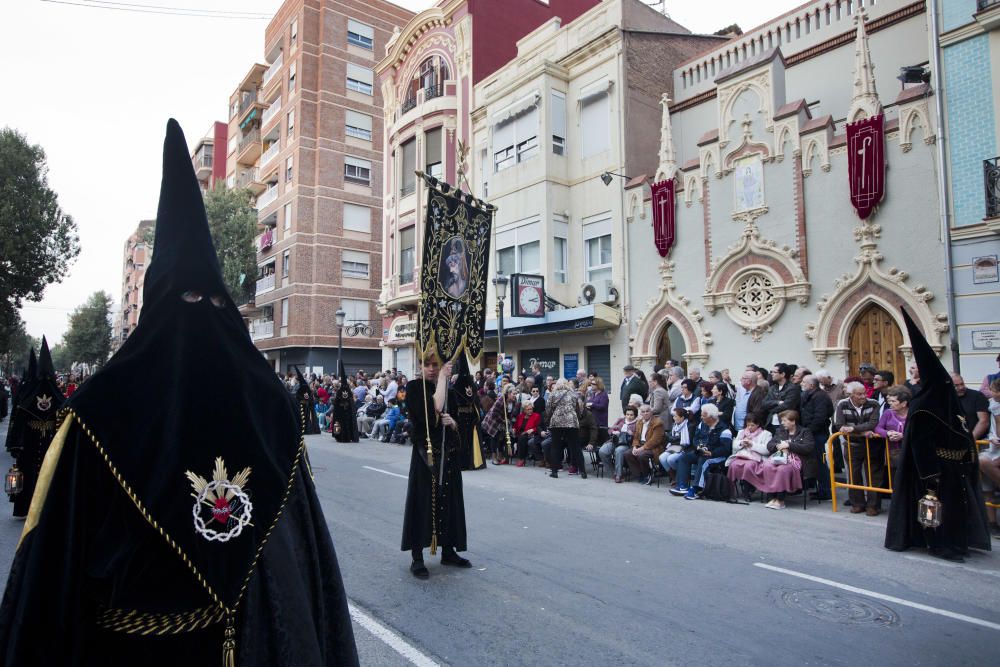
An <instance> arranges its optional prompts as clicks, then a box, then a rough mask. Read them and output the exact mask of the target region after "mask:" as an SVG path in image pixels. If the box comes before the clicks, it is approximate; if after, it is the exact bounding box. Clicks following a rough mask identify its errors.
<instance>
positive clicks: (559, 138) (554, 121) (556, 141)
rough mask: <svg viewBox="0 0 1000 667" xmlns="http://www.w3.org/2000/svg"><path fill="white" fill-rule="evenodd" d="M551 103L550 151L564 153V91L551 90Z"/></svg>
mask: <svg viewBox="0 0 1000 667" xmlns="http://www.w3.org/2000/svg"><path fill="white" fill-rule="evenodd" d="M551 100H552V103H551V105H550V106H549V124H550V125H551V127H552V152H553V153H554V154H555V155H565V154H566V93H560V92H559V91H558V90H553V91H552V96H551Z"/></svg>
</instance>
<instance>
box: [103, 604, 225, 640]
mask: <svg viewBox="0 0 1000 667" xmlns="http://www.w3.org/2000/svg"><path fill="white" fill-rule="evenodd" d="M225 616H226V612H225V611H224V610H223V609H221V608H220V607H216V606H214V605H213V606H209V607H202V608H200V609H195V610H193V611H187V612H175V613H155V612H143V611H135V610H133V609H103V610H101V611H100V612H98V614H97V621H96V623H97V627H99V628H101V629H103V630H109V631H111V632H123V633H125V634H130V635H153V636H157V637H160V636H163V635H178V634H182V633H185V632H193V631H195V630H204V629H205V628H207V627H210V626H212V625H215V624H216V623H218V622H220V621H221V620H222V619H223V618H224V617H225Z"/></svg>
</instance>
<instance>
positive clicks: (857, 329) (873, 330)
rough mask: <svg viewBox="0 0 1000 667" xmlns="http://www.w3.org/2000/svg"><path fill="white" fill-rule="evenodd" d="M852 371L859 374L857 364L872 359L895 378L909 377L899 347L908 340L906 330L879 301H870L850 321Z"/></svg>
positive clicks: (849, 358) (849, 370)
mask: <svg viewBox="0 0 1000 667" xmlns="http://www.w3.org/2000/svg"><path fill="white" fill-rule="evenodd" d="M847 340H848V347H849V350H850V352H849V355H848V363H849V365H850V367H849V369H848V374H849V375H856V374H857V372H858V366H860V365H861V364H862V363H864V362H868V363H871V364H873V365H874V366H875V368H877V369H879V370H890V371H892V373H893V375H895V376H896V382H897V383H902V382H903V380H905V379H906V360H905V359H904V358H903V353H902V352H901V351H900V346H901V345H904V344H905V341H904V340H903V332H902V331H900V330H899V325H898V324H896V320H894V319H893V318H892V316H891V315H890V314H889V313H888V312H887V311H886V310H885V309H884V308H882V307H881V306H880V305H878V304H877V303H871V304H869V305H868V306H867V307H866V308H865V309H864V310H862V311H861V312H860V313H859V314H858V316H857V317H856V318H855V319H854V323H853V324H851V329H850V333H849V334H848V339H847Z"/></svg>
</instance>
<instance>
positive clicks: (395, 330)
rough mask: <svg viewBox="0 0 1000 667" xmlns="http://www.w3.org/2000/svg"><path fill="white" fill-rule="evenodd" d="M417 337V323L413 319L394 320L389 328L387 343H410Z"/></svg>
mask: <svg viewBox="0 0 1000 667" xmlns="http://www.w3.org/2000/svg"><path fill="white" fill-rule="evenodd" d="M416 336H417V321H416V320H415V319H411V318H409V317H407V318H401V319H398V320H394V321H393V323H392V325H391V326H390V327H389V335H388V342H390V343H397V342H400V341H410V340H413V339H414V338H416Z"/></svg>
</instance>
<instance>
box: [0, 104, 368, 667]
mask: <svg viewBox="0 0 1000 667" xmlns="http://www.w3.org/2000/svg"><path fill="white" fill-rule="evenodd" d="M143 294H144V306H143V312H142V316H141V318H140V320H139V323H138V326H137V328H136V330H135V331H134V332H133V334H132V335H131V336H129V338H128V340H127V341H126V342H125V343H124V344H123V345H122V347H121V348H120V349H119V351H118V352H117V353H116V354H115V356H114V357H113V358H112V359H111V360H110V361H109V362H108V363H107V364H106V365H105V366H104V368H103V369H102V370H100V371H99V372H98V373H97V374H96V375H95V376H94V377H93V378H91V379H90V380H89V381H88V382H87V383H85V384H84V385H83V386H81V387H80V389H79V390H78V391H77V392H76V393H74V395H73V396H72V398H71V400H70V401H69V402H68V403H67V412H66V415H67V416H66V417H65V418H66V420H68V421H67V427H66V428H67V433H66V444H65V446H64V448H63V449H61V450H59V452H60V453H59V455H58V457H54V455H53V457H54V458H55V460H54V463H53V465H52V466H49V465H48V461H47V462H46V464H45V466H44V467H43V472H42V481H41V482H40V484H43V483H44V481H45V479H46V474H47V473H48V474H49V476H50V477H52V479H53V480H57V481H53V482H52V483H51V484H49V486H48V491H49V493H51V495H49V493H42V492H41V491H42V486H40V487H39V493H38V494H36V497H35V498H34V499H33V501H32V509H31V511H30V512H29V517H28V521H27V522H26V525H25V531H26V533H25V535H26V536H25V537H24V538H23V540H22V543H21V546H20V548H19V549H18V551H17V553H16V555H15V560H14V565H13V567H12V569H11V577H10V579H9V580H8V585H7V592H6V595H5V598H4V603H3V606H2V610H0V638H2V639H0V646H5V647H13V648H9V649H8V650H9V652H10V655H11V656H12V659H11V660H8V662H7V664H88V663H89V664H93V663H92V662H90V661H87V660H84V659H83V657H82V656H83V654H82V653H81V652H80V651H83V650H85V647H81V646H80V645H74V644H73V643H72V642H73V640H74V639H75V638H77V637H80V636H82V637H86V636H89V635H90V634H93V633H94V631H95V628H94V625H93V624H92V622H91V620H92V617H91V614H93V613H94V609H95V608H96V607H100V606H107V607H109V608H110V609H112V610H115V611H113V612H112V613H119V614H130V613H131V612H136V613H142V614H153V615H156V616H155V620H154V621H152V622H153V623H154V625H155V626H156V627H158V628H163V627H166V626H168V625H169V623H168V620H169V619H168V618H167V617H165V616H163V614H168V613H171V612H184V613H192V614H194V613H195V612H196V611H197V610H199V609H204V608H205V606H206V605H210V606H211V607H212V608H214V609H216V610H218V611H219V612H220V613H223V615H224V617H225V618H224V619H223V618H220V619H218V621H217V622H215V623H214V624H212V625H211V626H210V627H209V628H208V629H206V631H205V635H204V642H203V641H201V638H202V636H201V635H199V634H198V633H194V634H192V635H190V636H189V633H184V635H181V636H180V640H179V641H178V642H175V643H169V644H168V643H163V642H155V641H152V639H151V638H150V637H146V638H139V637H138V636H136V635H133V634H130V633H129V632H127V631H115V632H109V633H106V636H105V637H103V638H102V645H103V647H104V650H105V651H106V652H107V653H110V654H114V653H115V651H117V650H122V651H125V650H127V648H128V647H131V648H135V645H137V644H138V645H142V646H143V647H145V649H146V650H148V651H149V655H150V656H151V658H150V660H151V661H152V662H153V664H173V665H176V664H182V660H183V659H184V658H185V657H186V656H187V655H188V652H189V651H188V650H189V649H190V651H192V652H196V653H197V656H198V657H197V659H191V660H188V661H187V662H188V663H190V664H212V662H214V661H217V660H221V659H222V653H223V639H224V629H225V627H226V624H227V623H229V622H232V621H235V624H236V627H235V633H236V635H237V636H239V637H244V638H245V637H247V634H248V632H251V631H256V629H258V628H261V627H273V628H275V630H274V631H273V632H272V633H271V634H270V635H265V636H264V639H265V640H271V639H273V640H274V642H275V644H274V645H273V646H268V647H266V648H261V647H260V646H259V645H257V646H258V649H259V651H260V653H259V654H256V653H253V652H250V650H249V647H246V646H239V645H237V646H236V649H235V650H236V652H237V653H238V654H239V655H241V656H244V658H245V659H246V660H245V661H244V662H243V663H238V664H241V667H242V665H303V664H327V665H328V664H341V663H346V664H356V662H357V657H356V650H355V646H354V642H353V636H352V632H351V624H350V618H349V615H348V610H347V604H346V599H345V597H344V592H343V587H342V585H341V584H340V583H339V582H340V573H339V570H338V569H337V567H336V556H335V554H334V551H333V547H332V544H331V541H330V537H329V534H328V531H327V527H326V523H325V521H322V520H321V519H319V518H318V517H319V516H320V513H319V509H318V505H317V501H316V497H315V491H314V489H313V486H312V484H311V483H310V480H309V475H307V474H304V470H305V468H304V452H305V443H304V440H303V439H302V427H301V424H302V414H301V410H300V409H299V407H298V406H296V405H294V401H293V399H292V397H290V396H289V395H288V392H287V391H286V390H285V388H284V386H283V385H282V383H281V382H280V381H279V380H278V378H277V377H276V376H275V374H274V372H273V370H272V369H271V368H270V367H269V365H268V364H267V362H266V361H264V359H263V358H262V357H261V355H260V353H259V352H258V351H257V350H256V349H255V348H254V346H253V344H252V343H251V341H250V337H249V334H248V332H247V329H246V327H245V325H244V324H243V321H242V318H241V317H240V314H239V312H238V310H237V309H236V306H235V304H234V303H233V301H232V299H231V298H230V297H229V295H228V294H227V292H226V288H225V284H224V282H223V280H222V274H221V270H220V268H219V263H218V258H217V257H216V255H215V250H214V249H213V246H212V240H211V236H210V234H209V229H208V223H207V219H206V216H205V210H204V205H203V203H202V196H201V191H200V189H199V187H198V182H197V180H196V178H195V176H194V171H193V168H192V165H191V159H190V155H189V153H188V147H187V142H186V140H185V139H184V135H183V133H182V132H181V129H180V126H179V125H177V123H176V122H175V121H173V120H171V121H170V122H169V123H168V125H167V136H166V140H165V142H164V152H163V181H162V184H161V190H160V205H159V209H158V212H157V225H156V239H155V244H154V252H153V260H152V263H151V264H150V266H149V269H148V270H147V272H146V278H145V287H144V293H143ZM206 377H212V378H218V377H225V378H228V379H229V380H230V381H229V382H228V383H227V386H226V387H225V389H224V390H223V389H220V388H219V385H218V384H217V383H214V382H212V383H206V382H205V378H206ZM149 378H156V382H155V385H156V388H155V392H156V409H155V410H150V409H149V381H150V380H149ZM95 458H96V460H97V461H98V462H99V463H100V465H94V464H93V463H94V459H95ZM243 473H246V474H248V477H245V478H244V476H243ZM198 478H200V482H199V479H198ZM209 480H211V481H209ZM206 483H207V484H206ZM216 483H220V484H225V486H221V487H215V488H216V489H217V490H218V491H219V496H218V497H217V498H216V497H215V495H214V492H213V494H212V495H205V493H206V491H211V487H210V485H212V484H216ZM199 489H200V490H199ZM236 492H239V493H242V494H243V495H242V496H239V495H232V496H230V495H229V494H235V493H236ZM193 496H197V497H198V500H196V499H195V498H194V497H193ZM223 496H225V497H223ZM243 497H245V498H247V500H248V501H250V502H247V501H244V500H242V498H243ZM199 501H204V502H199ZM206 503H207V505H208V507H206V506H205V505H206ZM251 503H252V507H251ZM91 505H93V506H94V507H95V508H96V509H94V510H93V512H96V513H97V514H98V520H100V517H101V516H103V514H107V515H108V517H110V518H113V519H114V520H113V521H112V520H110V519H109V520H108V521H103V522H102V523H100V524H99V525H97V526H94V525H92V524H90V523H88V522H89V521H90V520H91V519H92V517H93V514H91V513H89V512H90V510H89V509H88V507H90V506H91ZM119 505H120V506H121V507H122V510H121V511H119V512H117V513H116V512H113V511H112V510H113V509H114V508H116V507H118V506H119ZM125 509H128V510H130V511H131V514H129V513H128V512H125ZM247 515H249V516H247ZM199 521H200V522H201V523H202V525H201V526H199V525H198V523H199ZM210 530H211V531H212V532H215V533H217V534H218V535H219V536H225V537H227V538H228V539H208V537H209V536H211V533H210V532H209V531H210ZM36 545H41V546H36ZM54 545H57V546H54ZM310 550H313V551H314V552H317V553H312V554H311V553H310ZM168 563H169V564H171V565H167V564H168ZM289 563H296V564H299V565H300V567H289ZM161 568H163V569H162V570H161ZM164 572H169V573H173V574H176V576H165V575H164ZM42 579H50V580H52V581H53V582H55V583H54V584H52V585H49V584H47V583H46V582H43V581H41V580H42ZM128 582H145V583H146V585H145V586H143V585H142V583H136V584H135V586H132V585H124V584H127V583H128ZM262 596H263V597H262ZM252 600H253V601H256V602H251V601H252ZM262 600H263V601H262ZM53 608H65V611H64V612H63V613H64V616H63V617H62V619H61V622H60V623H53V620H52V616H51V610H52V609H53ZM317 614H319V615H318V616H317ZM289 619H295V620H294V622H293V621H290V620H289ZM282 622H284V623H282ZM317 623H318V624H320V625H322V626H324V628H326V630H324V632H327V631H329V628H331V627H332V628H334V629H335V631H333V632H331V633H330V636H329V637H323V638H322V641H320V640H319V639H317V638H316V635H317V633H316V631H315V628H316V624H317ZM195 635H197V636H195ZM39 637H42V638H43V641H42V642H41V643H42V644H44V646H40V647H36V649H35V650H40V651H51V652H53V653H55V654H57V655H58V652H60V651H66V650H68V651H72V653H70V656H71V659H70V660H68V661H63V660H59V659H55V660H51V661H50V660H42V661H36V662H32V661H28V662H21V661H19V660H17V658H18V656H21V655H29V654H30V650H31V649H30V648H28V644H27V642H29V641H30V640H32V639H34V640H35V641H36V643H37V640H38V638H39ZM209 639H210V641H209ZM147 641H149V642H150V644H151V645H150V644H147ZM67 645H68V646H69V648H66V647H67ZM155 646H159V647H160V650H156V648H155ZM17 647H21V648H17ZM174 649H177V651H178V653H177V654H176V655H175V654H172V653H171V651H173V650H174ZM269 652H270V654H272V655H274V654H277V655H276V657H275V660H274V661H269V660H266V659H262V658H261V655H268V653H269ZM303 655H304V656H306V659H299V658H300V657H302V656H303Z"/></svg>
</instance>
